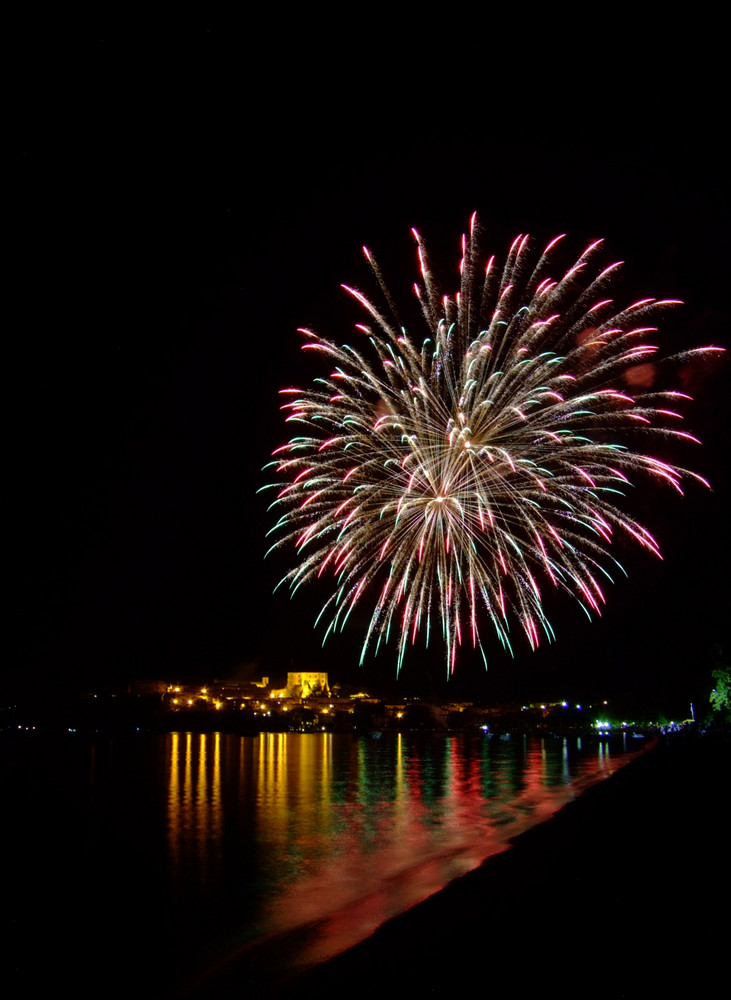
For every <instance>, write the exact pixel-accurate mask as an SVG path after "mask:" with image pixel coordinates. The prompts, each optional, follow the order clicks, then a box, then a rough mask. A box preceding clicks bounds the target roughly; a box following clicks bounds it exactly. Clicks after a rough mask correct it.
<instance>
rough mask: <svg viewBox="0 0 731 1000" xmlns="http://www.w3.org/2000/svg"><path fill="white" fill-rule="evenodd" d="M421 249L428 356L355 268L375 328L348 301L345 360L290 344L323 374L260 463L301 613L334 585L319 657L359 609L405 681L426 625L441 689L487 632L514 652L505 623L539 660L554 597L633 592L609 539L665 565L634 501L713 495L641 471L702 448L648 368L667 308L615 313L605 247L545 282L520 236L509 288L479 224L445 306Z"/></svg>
mask: <svg viewBox="0 0 731 1000" xmlns="http://www.w3.org/2000/svg"><path fill="white" fill-rule="evenodd" d="M414 238H415V240H416V245H417V250H418V257H419V267H420V274H421V283H419V284H416V285H415V286H414V290H415V293H416V296H417V298H418V301H419V304H420V306H421V312H422V314H423V319H424V321H425V323H426V330H425V332H424V335H423V337H422V338H421V341H420V342H419V341H418V340H417V339H415V338H414V336H413V335H412V334H411V333H408V332H407V331H406V329H405V328H404V327H403V326H402V325H401V322H400V320H399V318H398V312H397V309H396V307H395V305H394V303H393V300H392V298H391V296H390V294H389V292H388V289H387V287H386V285H385V283H384V281H383V278H382V276H381V273H380V271H379V269H378V267H377V265H376V263H375V261H374V260H373V258H372V256H371V254H370V253H369V252H368V250H365V248H364V252H365V255H366V258H367V259H368V262H369V264H370V266H371V268H372V270H373V272H374V274H375V276H376V279H377V281H378V283H379V286H380V288H381V291H382V293H383V297H384V308H383V309H379V308H377V307H376V305H374V304H373V303H372V302H371V301H370V300H369V299H367V298H366V297H365V296H364V295H362V294H361V293H360V292H358V291H356V290H355V289H353V288H349V287H347V286H343V287H344V288H345V290H346V291H347V292H348V293H349V294H350V295H351V296H352V297H353V298H355V299H356V301H357V302H358V303H359V304H360V305H361V306H362V308H363V309H364V310H365V313H366V314H367V322H364V323H358V324H357V325H356V330H357V331H358V338H359V340H358V343H357V344H356V346H349V345H342V346H340V345H338V344H335V343H332V342H330V341H327V340H323V339H322V338H320V337H319V336H317V335H316V334H314V333H313V332H312V331H310V330H301V331H300V332H301V333H302V334H303V335H304V336H305V337H306V338H307V339H306V342H305V344H304V345H303V349H304V350H307V351H314V352H316V353H317V354H319V355H322V356H323V359H324V360H327V362H328V363H329V365H330V366H331V371H330V374H329V375H328V376H327V377H324V378H320V379H316V380H315V381H314V383H313V385H312V387H311V388H308V389H305V390H301V389H295V388H291V389H284V390H282V393H283V395H284V397H285V402H284V405H283V407H282V409H283V410H284V411H285V413H286V414H287V417H286V420H287V422H288V423H290V424H293V425H295V426H296V427H297V429H298V433H297V435H296V436H294V437H292V439H291V440H290V441H289V442H288V443H287V444H285V445H283V446H282V447H281V448H278V449H277V450H276V451H275V452H274V456H273V457H274V459H275V460H274V461H273V462H272V463H270V465H271V466H273V467H275V468H276V471H277V473H278V478H279V481H278V482H277V483H276V484H270V485H272V486H275V487H276V488H277V489H278V495H277V499H276V500H275V501H274V503H273V504H272V507H273V508H274V509H278V510H280V511H281V517H280V519H279V521H278V522H277V524H276V525H275V527H274V528H273V529H272V531H273V532H274V533H276V534H277V535H278V536H279V538H278V541H277V542H276V543H275V546H274V548H277V547H279V546H282V545H286V544H294V546H295V548H296V551H297V554H298V563H297V565H296V566H295V567H294V568H293V569H292V570H290V572H289V573H287V575H286V576H285V577H284V579H283V580H282V581H281V582H282V583H285V582H286V583H287V584H288V585H289V586H290V588H291V591H292V593H294V591H296V590H297V589H298V588H299V587H300V586H301V585H302V584H304V583H306V582H307V581H311V580H313V579H315V578H317V577H322V576H325V575H326V574H327V575H329V576H330V577H331V578H332V579H334V586H333V589H332V593H331V596H330V597H329V598H328V600H327V601H326V603H325V605H324V607H323V609H322V612H321V613H320V616H319V618H318V621H323V620H324V625H325V638H327V636H328V635H329V634H330V633H331V632H332V631H335V630H340V629H342V628H343V627H344V626H345V624H346V622H347V620H348V617H349V616H350V614H351V612H352V611H353V609H354V608H355V607H356V605H359V604H361V603H362V604H365V603H366V602H367V603H368V604H369V606H370V607H371V608H372V614H371V618H370V624H369V626H368V628H367V632H366V636H365V641H364V643H363V654H362V656H363V657H364V656H365V655H366V652H367V651H368V650H369V649H370V648H373V649H374V651H375V652H377V651H378V648H379V646H380V645H381V643H382V642H387V641H388V639H389V637H391V636H393V637H395V639H396V642H397V645H398V666H399V668H400V666H401V664H402V662H403V656H404V652H405V650H406V647H407V645H408V644H409V643H411V642H414V641H415V640H416V639H417V637H418V635H419V634H420V633H422V634H423V635H424V636H425V638H426V641H427V642H428V640H429V636H430V634H431V632H432V631H433V629H434V626H435V625H437V626H438V628H439V630H440V631H441V633H442V635H443V639H444V644H445V647H446V660H447V669H448V671H450V672H451V671H452V670H453V669H454V666H455V662H456V656H457V649H458V647H459V646H460V644H462V643H465V642H469V643H470V644H471V645H474V646H475V647H479V648H480V650H481V651H482V653H483V657H484V656H485V653H484V650H483V644H482V641H481V638H480V628H481V627H482V626H483V625H484V624H485V623H489V624H490V625H491V627H492V631H494V633H495V634H496V635H497V636H498V638H499V640H500V641H501V643H502V644H503V646H504V647H505V648H507V649H508V650H510V651H511V652H512V647H511V643H510V638H509V634H510V628H511V623H513V624H516V623H517V624H518V625H519V627H520V629H522V631H524V632H525V635H526V636H527V638H528V641H529V643H530V645H531V646H532V647H533V648H535V647H536V646H537V645H538V642H539V639H540V637H541V636H542V635H544V636H546V637H548V638H549V639H550V638H553V630H552V628H551V625H550V623H549V621H548V619H547V617H546V614H545V612H544V607H543V598H542V594H543V592H544V591H546V590H547V589H548V588H550V589H554V588H555V589H558V590H561V591H565V592H567V593H568V594H570V595H571V596H572V597H574V598H575V599H576V600H577V601H578V602H579V604H580V605H581V607H582V608H583V609H584V611H585V612H586V614H587V615H588V616H589V617H591V615H592V614H593V613H598V612H599V611H600V608H601V605H602V604H603V603H604V592H603V587H604V586H605V584H606V582H607V581H611V580H612V573H613V572H614V571H616V570H617V569H619V570H620V571H622V572H624V571H623V570H622V567H621V566H620V564H619V563H618V561H617V560H616V558H615V557H614V556H612V555H611V553H610V548H611V545H612V540H613V536H614V535H615V533H624V534H626V535H628V536H630V537H631V538H632V539H633V540H634V541H635V542H637V543H638V544H639V545H641V546H642V547H644V548H646V549H648V550H649V551H650V552H652V553H654V554H655V555H657V556H659V555H660V551H659V548H658V544H657V542H656V541H655V539H654V538H653V537H652V535H651V534H650V533H649V531H648V530H647V529H646V528H645V527H643V526H642V525H641V524H638V523H637V521H635V520H634V519H633V518H632V517H630V516H628V515H627V514H626V513H624V512H623V511H622V510H621V508H620V507H619V506H618V503H619V502H621V498H622V496H623V494H624V492H625V491H626V489H627V487H628V485H629V484H630V483H631V482H632V481H634V480H636V479H637V478H638V477H649V478H650V479H651V480H654V481H660V482H663V483H665V484H669V485H670V486H672V487H674V488H675V489H676V490H678V491H679V492H682V488H681V484H682V481H683V480H684V479H685V478H687V477H690V478H692V479H694V480H698V481H700V482H701V483H704V484H705V485H708V484H707V483H705V480H703V479H702V478H701V477H700V476H698V475H696V474H695V473H693V472H690V471H689V470H687V469H682V468H679V467H678V466H676V465H671V464H668V462H666V461H664V460H661V459H660V458H657V457H652V456H651V455H648V454H646V453H645V452H644V445H643V442H647V443H651V442H652V441H653V440H655V441H656V442H657V441H658V440H662V439H668V438H670V439H673V438H681V439H683V440H686V441H687V440H689V441H697V439H696V438H694V437H693V436H692V435H691V434H689V433H687V432H686V431H684V430H681V429H679V427H678V424H679V421H680V420H681V417H680V414H679V413H678V412H677V411H676V407H677V406H678V403H679V401H682V400H686V399H688V398H689V397H688V396H687V395H685V394H683V393H680V392H668V391H657V390H655V389H654V388H653V383H654V380H655V371H656V367H657V364H658V361H657V350H658V348H657V347H656V346H655V345H653V344H652V343H650V342H648V338H649V337H650V336H651V335H653V334H655V333H656V332H657V327H656V326H654V325H652V322H653V320H654V318H655V317H656V316H657V314H658V313H660V312H661V311H662V310H663V309H664V308H666V307H669V306H672V305H675V304H676V301H675V300H663V301H658V300H655V299H643V300H642V301H640V302H635V303H634V304H632V305H630V306H628V307H627V308H622V309H618V308H617V307H616V306H615V305H614V303H613V301H612V299H611V298H608V297H607V295H606V289H607V286H608V285H609V284H610V282H611V280H612V278H613V277H614V275H615V272H616V271H617V269H618V267H619V264H612V265H611V266H609V267H606V268H605V269H603V270H600V269H599V268H597V266H596V265H595V264H594V259H595V256H596V253H597V250H598V248H599V246H600V245H601V242H602V241H598V242H596V243H593V244H592V245H591V246H589V247H588V248H587V249H586V250H585V251H584V253H583V254H581V256H580V257H579V258H578V260H577V261H576V262H575V263H574V264H573V266H572V267H570V268H569V270H568V271H566V273H565V274H563V276H562V277H559V278H558V279H557V280H554V279H552V278H551V277H550V274H549V268H550V267H551V263H552V260H553V258H554V252H555V247H556V245H557V244H558V243H559V241H560V239H561V237H558V238H557V239H555V240H553V241H552V242H551V243H550V244H549V245H548V246H547V247H546V249H545V250H544V252H543V253H542V254H541V255H540V256H538V255H537V254H533V253H532V252H531V249H530V247H529V240H528V237H527V236H520V237H518V238H517V239H516V240H515V241H514V243H513V245H512V246H511V248H510V251H509V253H508V256H507V261H506V264H505V266H504V267H503V268H502V270H500V269H499V268H498V267H497V266H496V264H495V259H494V258H493V257H490V258H489V259H486V258H485V257H484V256H483V255H481V253H480V249H479V241H478V239H477V233H476V223H475V218H474V216H473V218H472V220H471V225H470V232H469V234H468V235H467V236H464V237H463V238H462V258H461V262H460V282H459V291H458V292H457V293H456V294H454V295H452V296H447V295H442V294H440V292H439V289H438V287H437V282H436V279H435V276H434V273H433V271H432V269H431V267H430V264H429V259H428V256H427V253H426V250H425V247H424V244H423V242H422V240H421V238H420V237H419V235H418V233H416V232H415V231H414ZM716 350H720V349H719V348H702V349H700V350H699V351H690V352H686V353H685V354H683V355H676V356H675V358H674V359H666V360H675V361H678V360H680V359H681V358H686V357H688V356H689V355H691V354H698V353H707V352H709V351H716ZM638 444H639V445H640V446H642V447H641V448H640V449H638V448H637V447H636V445H638ZM265 488H266V487H265ZM485 662H486V661H485Z"/></svg>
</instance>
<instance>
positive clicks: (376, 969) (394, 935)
mask: <svg viewBox="0 0 731 1000" xmlns="http://www.w3.org/2000/svg"><path fill="white" fill-rule="evenodd" d="M730 779H731V737H730V736H729V734H728V732H724V731H716V732H712V733H708V734H706V735H704V736H700V737H698V736H695V735H690V734H676V735H674V736H672V737H666V738H665V739H663V740H660V741H659V742H658V744H657V745H656V746H655V747H653V748H650V749H648V750H647V751H646V752H644V753H641V754H640V755H639V756H638V757H637V758H636V759H635V760H633V761H631V762H630V763H629V764H627V765H626V766H625V767H623V768H621V769H620V770H619V771H618V772H616V773H615V774H613V775H612V776H611V777H610V778H608V779H607V780H606V781H604V782H600V783H599V784H597V785H594V786H592V787H591V788H589V789H588V790H587V791H586V792H584V793H583V794H582V795H581V796H580V797H579V798H577V799H575V800H574V801H572V802H570V803H568V804H567V805H566V806H565V807H564V808H563V809H562V810H560V812H558V813H557V814H556V815H555V816H553V817H552V818H551V819H549V820H548V821H546V822H545V823H542V824H541V825H539V826H536V827H533V828H532V829H530V830H528V831H526V832H524V833H522V834H520V835H518V836H517V837H516V838H515V839H514V841H513V842H512V846H511V848H510V850H508V851H506V852H504V853H501V854H498V855H495V856H494V857H491V858H489V859H488V860H487V861H486V862H484V863H483V865H481V866H480V867H479V868H477V869H475V870H474V871H471V872H468V873H467V874H466V875H464V876H462V877H461V878H459V879H457V880H455V881H454V882H452V883H450V884H449V885H448V886H446V887H445V888H444V889H442V890H441V891H440V892H438V893H436V894H435V895H433V896H430V897H429V898H427V899H425V900H424V901H423V902H421V903H419V904H417V905H416V906H414V907H412V908H411V909H410V910H407V911H406V912H405V913H402V914H400V915H399V916H397V917H394V918H393V919H392V920H389V921H388V922H387V923H386V924H383V925H382V926H381V927H379V928H378V929H377V930H376V931H375V933H374V934H372V935H371V936H370V937H369V938H367V939H366V940H365V941H362V942H361V943H360V944H358V945H356V946H354V947H353V948H351V949H349V950H348V951H346V952H343V953H341V954H340V955H337V956H335V957H333V958H331V959H329V960H328V961H327V962H324V963H322V964H320V965H317V966H314V967H312V968H310V969H307V970H305V971H303V972H301V973H299V974H298V975H296V976H293V977H292V978H291V979H290V980H288V981H287V982H285V983H283V984H280V985H279V986H278V987H276V988H273V989H272V990H271V991H270V992H268V993H267V994H266V996H271V997H289V996H292V997H294V996H303V995H318V994H319V995H322V996H328V995H332V993H334V992H335V991H336V990H340V989H343V990H347V991H348V994H349V996H351V997H353V996H373V995H376V994H377V993H380V994H381V995H384V994H385V995H395V994H396V993H400V992H401V991H404V990H406V991H408V994H409V995H412V994H414V993H425V994H430V993H431V994H434V993H441V992H444V991H446V990H450V991H453V990H455V989H459V988H462V987H466V986H470V988H471V984H474V986H475V987H477V986H478V985H479V989H480V991H483V990H488V989H489V990H493V989H499V990H502V989H506V990H507V989H509V990H511V991H513V990H515V989H519V990H520V991H521V992H522V991H523V990H525V989H546V988H555V989H557V990H558V991H559V992H560V994H561V995H562V997H566V996H576V997H579V996H582V997H583V996H587V995H591V996H592V997H594V996H613V997H616V996H620V997H633V996H644V995H645V994H646V993H647V991H649V990H655V989H658V988H673V989H677V988H678V986H679V985H680V984H686V985H689V986H690V985H691V984H693V983H697V984H699V985H702V984H704V983H706V982H707V981H708V977H712V976H713V967H714V965H716V963H719V962H722V961H723V960H724V958H725V952H726V944H727V940H728V934H729V930H730V926H729V925H730V920H729V914H728V898H729V896H728V893H729V890H730V889H731V878H730V876H729V862H728V851H729V834H728V829H727V819H726V813H727V809H728V806H729V803H730V800H731V781H730ZM220 985H221V990H220V991H218V992H217V993H216V995H217V996H219V997H221V998H223V997H227V996H229V995H231V996H233V995H234V994H235V993H236V992H237V990H236V987H235V984H234V983H233V982H230V983H228V984H226V985H224V984H223V983H222V984H220ZM238 985H239V990H240V989H241V987H242V985H243V984H238Z"/></svg>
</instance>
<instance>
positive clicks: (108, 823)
mask: <svg viewBox="0 0 731 1000" xmlns="http://www.w3.org/2000/svg"><path fill="white" fill-rule="evenodd" d="M629 749H631V750H635V749H636V747H635V746H632V747H631V748H630V747H627V746H626V745H625V743H624V742H623V740H622V738H621V737H618V738H617V739H616V740H603V741H598V740H593V741H587V740H584V741H583V743H582V741H581V740H580V739H577V738H572V739H557V738H546V739H540V738H533V737H524V738H517V739H513V740H511V741H509V742H501V741H490V740H487V739H480V738H475V737H469V736H464V735H447V736H423V735H416V734H414V735H412V734H403V735H388V736H385V737H384V738H383V739H379V740H374V739H367V738H354V737H350V736H339V735H331V734H325V733H323V734H293V733H290V734H262V735H261V736H258V737H238V736H228V735H222V734H216V733H214V734H206V735H201V734H193V733H172V734H166V735H151V734H140V735H139V736H137V737H124V738H120V737H113V738H112V737H103V738H102V737H97V738H95V739H94V740H91V739H82V738H77V739H74V738H72V737H71V736H69V738H68V739H64V740H58V741H56V742H54V743H53V745H50V744H48V743H47V742H46V743H44V742H42V741H38V740H36V741H35V742H33V741H31V740H29V741H27V742H26V744H25V747H24V750H23V752H22V753H21V752H20V751H19V749H18V747H17V746H15V748H14V749H13V753H15V755H16V759H15V760H14V762H13V765H14V766H13V768H12V776H13V780H12V781H11V782H10V785H9V786H7V785H6V786H5V795H6V797H7V796H8V795H14V796H15V799H16V803H15V807H14V809H15V816H16V817H17V823H16V824H15V826H14V829H15V832H16V834H17V842H16V844H15V848H14V850H15V856H16V858H17V861H18V864H19V865H21V866H22V867H23V868H24V870H25V876H24V887H23V891H22V893H21V895H20V896H19V898H18V899H17V900H16V901H15V914H16V918H15V919H14V927H13V930H14V931H15V932H16V934H18V936H19V939H20V940H19V942H18V955H19V956H20V957H19V971H20V973H21V977H22V975H23V973H25V974H27V976H28V979H29V981H31V982H32V980H33V976H34V975H36V976H37V975H38V974H39V970H38V969H37V968H34V967H33V963H32V961H31V956H32V955H33V954H34V952H35V949H38V948H41V949H46V950H50V953H51V955H52V956H53V959H52V960H53V962H55V963H56V967H57V968H58V969H59V970H65V971H64V973H63V975H64V976H69V975H72V976H74V977H75V980H76V983H77V989H78V987H79V986H80V985H81V984H82V983H83V982H87V983H88V984H89V988H90V991H91V984H93V983H96V984H97V985H98V981H99V979H100V977H101V978H102V979H103V980H104V982H105V986H104V988H105V989H106V990H107V992H109V991H111V990H113V989H114V988H116V987H119V993H120V994H121V993H122V992H124V991H125V990H128V989H130V988H133V986H136V985H139V984H140V983H146V984H147V985H148V986H150V988H154V989H155V990H156V991H157V995H162V993H163V992H164V991H165V990H166V989H168V988H173V987H174V989H177V988H179V987H180V986H181V984H190V983H193V982H203V983H206V982H210V981H211V979H215V976H216V975H217V974H218V973H219V972H220V970H222V969H224V970H225V969H226V968H228V967H230V965H231V963H233V964H234V965H235V967H236V968H237V969H239V970H240V974H241V977H242V982H248V983H250V984H256V983H259V984H261V983H267V982H271V981H274V980H276V979H277V978H278V977H280V976H282V975H285V974H286V973H287V972H288V971H291V970H292V969H296V968H299V967H303V966H306V965H308V964H311V963H313V962H316V961H320V960H322V959H323V958H326V957H328V956H330V955H333V954H336V953H337V952H339V951H341V950H343V949H344V948H346V947H349V946H350V945H352V944H354V943H356V942H357V941H359V940H361V939H362V938H363V937H365V936H366V935H367V934H369V933H370V932H371V931H372V930H373V929H374V928H375V927H377V926H378V925H379V924H381V923H383V922H384V921H385V920H387V919H388V918H389V917H392V916H394V915H395V914H397V913H399V912H401V911H403V910H404V909H406V908H408V907H409V906H412V905H413V904H414V903H416V902H418V901H419V900H421V899H423V898H425V897H426V896H428V895H430V894H431V893H433V892H435V891H437V890H438V889H440V888H441V887H443V886H444V885H445V884H446V883H447V882H449V881H450V880H451V879H453V878H456V877H458V876H459V875H461V874H463V873H465V872H466V871H469V870H470V869H472V868H475V867H476V866H477V865H479V864H480V862H481V861H483V860H484V859H485V858H486V857H489V856H490V855H492V854H494V853H496V852H499V851H501V850H504V849H505V848H506V847H507V846H508V840H509V838H510V837H513V836H515V835H516V834H517V833H519V832H521V831H522V830H524V829H526V828H528V827H529V826H532V825H534V824H535V823H537V822H540V821H541V820H542V819H544V818H547V817H548V816H550V815H552V814H553V813H554V812H556V811H557V810H558V809H560V808H561V806H562V805H564V804H565V803H566V802H567V801H569V800H570V799H571V798H572V797H574V796H575V795H576V794H578V793H579V792H580V791H581V790H583V788H585V787H586V786H588V785H590V784H592V783H594V782H595V781H597V780H598V779H600V778H601V777H603V776H606V775H609V774H610V773H612V771H614V770H616V769H617V767H619V766H621V765H622V764H623V763H625V762H626V760H627V759H628V757H627V751H628V750H629ZM46 971H47V970H46ZM173 991H174V990H173Z"/></svg>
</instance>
